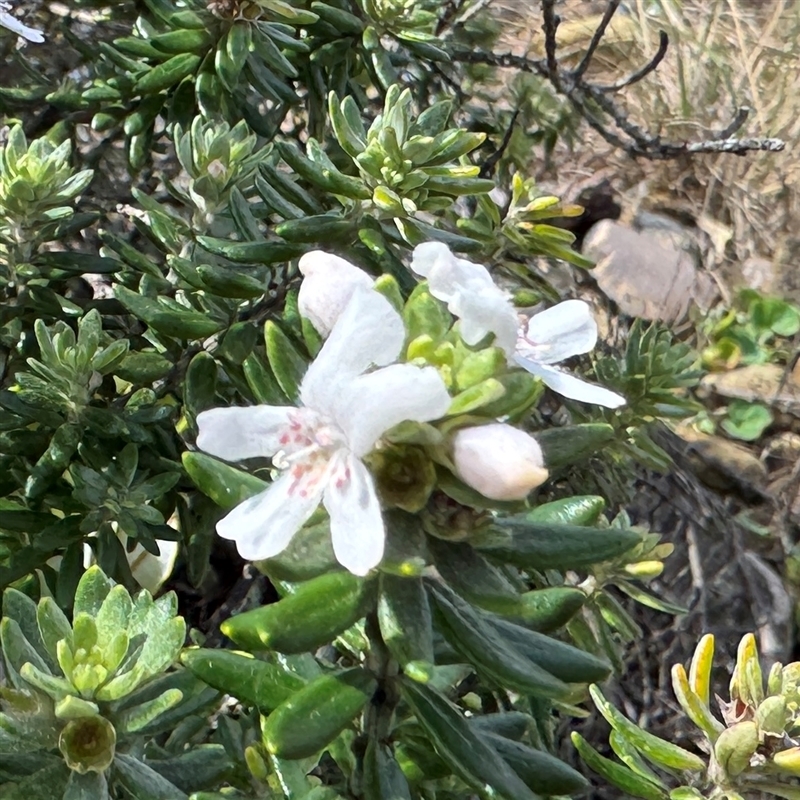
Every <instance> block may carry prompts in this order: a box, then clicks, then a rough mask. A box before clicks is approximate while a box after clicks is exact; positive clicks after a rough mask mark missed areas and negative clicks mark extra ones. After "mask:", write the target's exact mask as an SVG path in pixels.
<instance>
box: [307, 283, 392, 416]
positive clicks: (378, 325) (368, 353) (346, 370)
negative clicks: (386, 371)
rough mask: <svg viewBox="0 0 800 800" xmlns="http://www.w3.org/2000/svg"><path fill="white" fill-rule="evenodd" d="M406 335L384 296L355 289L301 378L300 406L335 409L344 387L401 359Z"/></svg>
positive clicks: (324, 410) (371, 291)
mask: <svg viewBox="0 0 800 800" xmlns="http://www.w3.org/2000/svg"><path fill="white" fill-rule="evenodd" d="M405 335H406V332H405V327H404V326H403V320H402V318H401V317H400V315H399V314H398V313H397V312H396V311H395V310H394V308H393V307H392V305H391V303H389V301H388V300H387V299H386V298H385V297H384V296H383V295H380V294H378V292H376V291H373V290H372V289H363V288H358V289H356V291H355V292H354V293H353V297H352V298H351V300H350V302H349V303H348V304H347V307H346V308H345V310H344V311H343V312H342V315H341V316H340V317H339V319H338V320H337V322H336V324H335V325H334V326H333V330H332V331H331V335H330V336H329V337H328V340H327V341H326V342H325V344H324V345H323V346H322V350H320V352H319V354H318V355H317V357H316V359H315V360H314V361H313V362H312V364H311V366H310V367H309V368H308V371H307V372H306V375H305V378H303V383H302V386H301V387H300V399H301V400H302V402H303V405H305V406H308V407H309V408H313V409H315V410H317V411H322V412H327V411H328V410H329V409H331V408H335V406H336V401H337V399H338V397H339V395H340V393H341V388H342V386H343V385H346V384H347V383H349V382H350V381H352V380H353V379H354V378H356V377H357V376H358V375H361V374H362V373H363V372H365V371H366V370H367V369H368V368H369V367H371V366H377V367H383V366H385V365H386V364H391V363H392V362H393V361H394V360H395V359H396V358H397V357H398V356H399V355H400V350H401V349H402V347H403V340H404V339H405Z"/></svg>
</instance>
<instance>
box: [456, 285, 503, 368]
mask: <svg viewBox="0 0 800 800" xmlns="http://www.w3.org/2000/svg"><path fill="white" fill-rule="evenodd" d="M493 288H494V287H493ZM450 311H451V312H452V313H453V314H455V315H456V316H457V317H459V318H460V320H461V327H460V331H461V338H462V339H463V340H464V341H465V342H466V343H467V344H468V345H476V344H478V342H480V341H481V340H482V339H484V338H485V337H486V336H488V335H489V334H490V333H493V334H494V344H495V346H496V347H499V348H501V349H502V350H503V351H504V352H505V354H506V355H507V356H508V357H509V358H510V357H511V356H513V355H514V352H515V350H516V346H517V336H518V331H519V319H518V317H517V314H516V312H515V311H514V307H513V306H512V305H511V303H510V302H509V301H508V299H507V298H506V297H505V295H504V294H503V293H502V292H500V290H498V289H496V288H495V290H494V291H492V292H486V291H480V290H479V291H474V292H465V293H463V294H461V295H459V297H458V298H456V299H455V300H454V301H453V302H452V303H451V304H450Z"/></svg>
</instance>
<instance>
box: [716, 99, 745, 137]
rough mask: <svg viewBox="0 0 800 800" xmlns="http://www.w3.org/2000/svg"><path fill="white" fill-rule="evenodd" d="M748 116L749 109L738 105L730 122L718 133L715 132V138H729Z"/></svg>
mask: <svg viewBox="0 0 800 800" xmlns="http://www.w3.org/2000/svg"><path fill="white" fill-rule="evenodd" d="M749 116H750V109H749V108H748V107H747V106H740V107H739V108H738V109H737V110H736V114H735V116H734V118H733V119H732V120H731V121H730V124H729V125H728V126H727V127H726V128H725V129H724V130H722V131H720V132H719V133H717V134H715V136H714V138H715V139H730V138H731V136H733V134H734V133H736V131H738V130H739V128H741V127H742V125H744V124H745V122H747V118H748V117H749Z"/></svg>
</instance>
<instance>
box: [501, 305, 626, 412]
mask: <svg viewBox="0 0 800 800" xmlns="http://www.w3.org/2000/svg"><path fill="white" fill-rule="evenodd" d="M596 344H597V323H596V322H595V321H594V317H593V316H592V312H591V309H590V308H589V304H588V303H584V302H583V300H565V301H564V302H563V303H558V304H557V305H555V306H553V307H552V308H548V309H547V310H546V311H542V312H540V313H539V314H534V315H533V316H532V317H531V318H530V319H528V320H525V321H524V322H523V324H522V326H521V328H520V335H519V338H518V339H517V352H516V355H515V356H514V361H515V362H516V363H517V364H519V366H521V367H522V368H523V369H526V370H528V372H530V373H532V374H533V375H536V376H537V377H538V378H541V379H542V381H544V383H545V384H547V385H548V386H549V387H550V388H551V389H552V390H553V391H554V392H558V393H559V394H560V395H563V396H564V397H568V398H569V399H570V400H580V401H581V402H583V403H594V404H595V405H598V406H605V407H606V408H619V407H620V406H622V405H625V398H624V397H622V396H621V395H618V394H617V393H616V392H612V391H610V390H609V389H604V388H603V387H602V386H597V385H596V384H594V383H587V382H586V381H584V380H581V379H580V378H576V377H575V376H574V375H570V374H569V373H568V372H564V371H563V370H560V369H556V367H553V366H551V365H552V364H557V363H558V362H559V361H564V360H565V359H567V358H570V357H571V356H577V355H581V354H583V353H589V352H590V351H592V350H593V349H594V346H595V345H596Z"/></svg>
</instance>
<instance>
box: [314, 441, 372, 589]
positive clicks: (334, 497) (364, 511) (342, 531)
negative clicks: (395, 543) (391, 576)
mask: <svg viewBox="0 0 800 800" xmlns="http://www.w3.org/2000/svg"><path fill="white" fill-rule="evenodd" d="M323 502H324V504H325V508H326V509H327V510H328V514H329V515H330V518H331V540H332V542H333V552H334V553H335V555H336V560H337V561H338V562H339V563H340V564H341V565H342V566H343V567H345V568H346V569H348V570H349V571H350V572H352V573H353V574H354V575H366V574H367V573H368V572H369V571H370V570H371V569H372V568H373V567H376V566H377V565H378V564H379V563H380V560H381V558H383V547H384V541H385V539H386V529H385V527H384V524H383V517H381V507H380V503H379V502H378V495H377V494H376V492H375V484H374V482H373V480H372V475H370V474H369V471H368V470H367V468H366V467H365V466H364V465H363V464H362V463H361V461H359V460H358V459H357V458H356V457H355V456H353V455H348V456H346V457H344V458H342V459H341V460H340V462H339V463H338V465H337V466H336V468H335V469H334V471H333V475H332V478H331V480H330V481H329V482H328V486H327V488H326V490H325V498H324V500H323Z"/></svg>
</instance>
